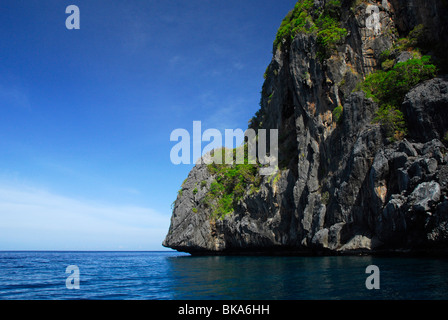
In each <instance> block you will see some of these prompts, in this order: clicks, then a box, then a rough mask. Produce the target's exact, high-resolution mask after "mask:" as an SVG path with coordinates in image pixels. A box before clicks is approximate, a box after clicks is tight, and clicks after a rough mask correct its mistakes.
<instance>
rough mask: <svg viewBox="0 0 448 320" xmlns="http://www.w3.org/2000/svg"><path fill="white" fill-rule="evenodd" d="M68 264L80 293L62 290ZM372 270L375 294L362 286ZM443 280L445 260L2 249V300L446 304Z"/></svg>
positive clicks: (446, 282) (446, 267)
mask: <svg viewBox="0 0 448 320" xmlns="http://www.w3.org/2000/svg"><path fill="white" fill-rule="evenodd" d="M68 265H76V266H78V267H79V269H80V290H68V289H67V288H66V286H65V283H66V282H65V281H66V279H67V274H66V273H65V270H66V267H67V266H68ZM369 265H377V266H378V267H379V268H380V271H381V272H380V290H367V289H366V286H365V281H366V279H367V277H368V276H369V274H366V273H365V271H366V268H367V266H369ZM447 275H448V260H447V259H413V258H379V257H375V258H374V257H244V256H241V257H240V256H239V257H191V256H188V255H185V254H180V253H176V252H0V299H95V300H102V299H120V300H121V299H143V300H155V299H158V300H168V299H187V300H190V299H191V300H193V299H204V300H208V299H241V300H265V299H269V300H271V299H277V300H294V299H300V300H308V299H448V277H447Z"/></svg>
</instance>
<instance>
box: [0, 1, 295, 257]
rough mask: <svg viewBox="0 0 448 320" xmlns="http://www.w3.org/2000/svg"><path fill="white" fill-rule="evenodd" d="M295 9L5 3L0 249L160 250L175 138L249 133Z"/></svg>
mask: <svg viewBox="0 0 448 320" xmlns="http://www.w3.org/2000/svg"><path fill="white" fill-rule="evenodd" d="M71 4H74V5H77V6H78V7H79V9H80V13H81V15H80V18H81V19H80V20H81V23H80V26H81V28H80V30H68V29H67V28H66V27H65V20H66V18H67V17H68V16H69V15H68V14H66V13H65V9H66V7H67V6H69V5H71ZM294 4H295V1H286V0H282V1H278V0H275V1H274V0H269V1H255V0H249V1H236V0H230V1H229V0H227V1H205V0H188V1H187V0H174V1H173V0H170V1H153V0H150V1H143V0H127V1H117V0H115V1H110V0H107V1H106V0H88V1H87V0H72V1H63V0H26V1H25V0H24V1H20V0H2V1H1V3H0V110H1V116H0V250H162V249H164V248H163V247H162V246H161V242H162V241H163V239H164V236H165V234H166V232H167V231H168V227H169V223H170V217H171V203H172V202H173V201H174V200H175V198H176V195H177V191H178V189H179V187H180V185H181V184H182V181H183V180H184V179H185V178H186V177H187V175H188V172H189V171H190V170H191V168H192V166H191V165H180V166H176V165H173V164H172V163H171V161H170V150H171V148H172V147H173V146H174V145H175V143H174V142H171V141H170V134H171V132H172V131H173V130H175V129H177V128H184V129H186V130H188V131H190V132H191V131H192V126H193V121H201V122H202V126H203V130H205V129H207V128H217V129H219V130H222V131H223V130H224V129H226V128H228V129H236V128H242V129H245V128H247V121H248V120H249V119H250V118H251V117H252V116H253V114H254V113H255V112H256V111H257V110H258V108H259V106H258V102H259V100H260V91H261V86H262V83H263V73H264V71H265V69H266V67H267V65H268V64H269V62H270V60H271V58H272V53H271V51H272V42H273V40H274V37H275V33H276V31H277V28H278V27H279V25H280V22H281V20H282V19H283V17H284V16H285V15H286V13H287V12H288V11H289V10H290V9H292V8H293V6H294ZM204 146H205V145H203V147H204Z"/></svg>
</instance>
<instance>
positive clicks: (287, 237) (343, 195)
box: [163, 0, 448, 254]
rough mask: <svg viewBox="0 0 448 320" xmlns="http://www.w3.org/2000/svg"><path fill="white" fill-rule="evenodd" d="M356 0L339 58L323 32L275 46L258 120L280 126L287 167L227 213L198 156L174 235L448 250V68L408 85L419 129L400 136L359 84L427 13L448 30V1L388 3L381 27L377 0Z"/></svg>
mask: <svg viewBox="0 0 448 320" xmlns="http://www.w3.org/2000/svg"><path fill="white" fill-rule="evenodd" d="M320 1H321V2H322V3H324V1H323V0H320ZM349 2H350V3H352V2H351V1H345V2H344V3H346V4H347V3H349ZM315 3H316V4H317V3H318V2H317V1H316V2H315ZM371 3H372V4H377V2H371ZM383 3H385V2H383ZM346 9H347V10H345V11H344V14H342V16H341V23H342V24H343V25H344V27H345V28H346V29H347V31H348V32H347V37H346V38H345V39H344V40H343V41H342V43H340V44H338V46H337V50H336V52H334V53H333V54H332V55H331V56H330V57H329V58H328V59H324V60H322V59H321V58H320V57H319V56H318V55H317V52H318V43H317V36H316V34H314V33H302V34H298V35H297V36H296V37H295V38H294V39H293V40H292V41H291V42H290V44H288V46H286V47H284V48H281V49H278V50H276V51H275V52H274V56H273V59H272V62H271V64H270V65H269V67H268V69H267V73H266V81H265V83H264V85H263V90H262V99H261V110H260V112H261V116H260V119H258V122H257V125H258V126H262V127H263V128H266V129H279V137H280V139H279V140H280V141H279V142H280V144H279V149H280V153H279V163H280V166H281V169H282V170H281V174H280V175H279V176H278V177H276V178H275V179H274V178H272V177H263V178H262V183H261V185H260V188H259V190H256V191H253V190H249V189H248V190H247V192H246V194H245V195H244V197H243V198H242V199H241V200H240V202H239V203H238V205H236V206H235V208H234V212H233V213H231V214H228V215H226V216H225V217H222V218H216V217H213V216H212V208H211V207H209V206H206V205H205V204H204V203H203V200H204V197H205V196H206V194H207V192H208V191H209V190H210V186H211V184H212V181H213V180H214V176H213V174H212V173H210V171H209V170H208V169H207V166H206V165H203V164H197V165H196V166H195V167H194V168H193V170H192V171H191V172H190V174H189V176H188V178H187V180H186V182H185V183H184V185H183V186H182V191H181V192H179V195H178V198H177V200H176V202H175V205H174V210H173V216H172V219H171V226H170V230H169V232H168V235H167V237H166V239H165V241H164V243H163V244H164V245H165V246H167V247H171V248H174V249H177V250H180V251H186V252H191V253H196V254H233V253H241V252H243V253H254V252H256V253H259V252H276V253H279V252H280V253H282V252H288V253H297V254H302V253H310V252H311V253H312V252H322V251H323V252H325V253H335V254H336V253H356V252H359V251H361V252H370V253H374V252H384V251H393V252H395V251H396V250H409V251H413V250H418V249H421V248H424V249H428V250H432V249H435V248H437V250H441V251H445V252H446V251H447V244H448V198H447V194H448V163H447V161H448V152H447V148H446V147H445V145H444V144H443V143H442V140H443V138H444V135H445V134H446V130H447V128H448V79H447V78H445V77H439V78H436V79H432V80H428V81H426V82H424V83H421V84H420V85H418V86H416V87H415V88H413V89H412V90H411V91H410V92H409V93H408V94H407V95H406V99H405V101H404V103H403V110H404V113H405V116H406V119H407V122H408V127H409V128H408V129H409V136H408V137H407V140H406V139H405V140H402V141H399V142H394V143H392V142H390V141H389V140H388V139H387V138H386V135H385V133H384V130H382V128H381V126H380V125H378V124H374V123H373V119H374V118H375V114H376V112H377V110H378V104H377V103H376V102H374V101H373V100H372V99H368V98H367V97H366V94H365V93H363V92H352V91H353V89H355V87H356V84H357V83H358V82H359V81H361V80H362V79H363V78H364V76H365V75H367V74H368V73H369V72H371V71H372V70H374V69H375V68H376V67H377V66H378V65H379V58H380V55H381V52H382V51H383V50H385V49H389V48H390V47H391V46H392V44H393V43H394V41H395V40H396V36H397V35H396V31H397V30H398V32H400V33H407V32H409V31H410V30H412V29H413V28H414V27H415V26H417V25H419V24H424V25H425V26H427V28H428V32H429V33H430V38H431V39H437V41H442V39H443V40H444V41H445V40H448V39H447V37H448V36H447V35H448V28H447V23H446V19H445V16H446V15H443V14H441V13H444V12H446V8H445V7H443V5H442V4H441V3H440V1H436V0H429V1H424V0H414V1H405V0H391V1H389V2H388V3H387V6H380V20H381V30H379V31H380V32H376V31H375V30H370V29H368V28H367V26H366V24H365V19H366V17H367V13H366V3H362V4H360V5H359V6H357V7H354V8H351V9H352V10H350V9H349V8H346ZM377 31H378V30H377ZM431 41H432V40H431ZM446 42H447V41H445V42H443V41H442V42H441V43H446ZM402 58H403V59H404V58H406V57H404V55H403V57H401V58H400V59H402ZM336 107H339V108H341V109H342V110H343V111H342V115H341V117H340V119H339V121H336V120H335V119H334V114H333V111H334V109H335V108H336ZM196 189H197V191H196V192H194V190H196Z"/></svg>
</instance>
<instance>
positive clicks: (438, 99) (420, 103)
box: [403, 78, 448, 141]
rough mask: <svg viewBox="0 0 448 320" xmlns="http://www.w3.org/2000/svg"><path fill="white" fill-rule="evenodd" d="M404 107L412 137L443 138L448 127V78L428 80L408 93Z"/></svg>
mask: <svg viewBox="0 0 448 320" xmlns="http://www.w3.org/2000/svg"><path fill="white" fill-rule="evenodd" d="M403 107H404V109H405V112H406V116H407V119H408V122H409V128H410V129H411V130H410V131H409V134H410V136H411V138H413V139H416V140H419V141H429V140H432V139H439V140H441V139H442V138H443V136H444V135H445V134H446V133H447V128H448V79H446V78H436V79H432V80H428V81H426V82H424V83H422V84H420V85H418V86H417V87H415V88H414V89H413V90H412V91H411V92H409V93H408V94H407V95H406V98H405V101H404V103H403Z"/></svg>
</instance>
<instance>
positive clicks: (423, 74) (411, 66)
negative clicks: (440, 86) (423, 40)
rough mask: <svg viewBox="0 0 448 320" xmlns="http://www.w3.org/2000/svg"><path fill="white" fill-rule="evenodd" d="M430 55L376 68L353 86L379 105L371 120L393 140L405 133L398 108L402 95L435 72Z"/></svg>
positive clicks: (402, 119) (402, 118)
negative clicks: (383, 67)
mask: <svg viewBox="0 0 448 320" xmlns="http://www.w3.org/2000/svg"><path fill="white" fill-rule="evenodd" d="M436 73H437V68H436V66H435V65H433V64H432V63H431V57H429V56H423V57H421V58H417V59H409V60H407V61H405V62H400V63H397V64H395V65H394V66H393V67H392V68H391V69H390V70H389V71H384V70H378V71H376V72H374V73H372V74H370V75H368V76H367V77H366V79H365V80H364V81H363V82H361V83H359V84H358V87H357V89H358V90H362V91H364V92H365V93H366V95H367V97H368V98H372V99H373V100H374V101H376V102H378V103H379V105H380V108H379V110H378V112H377V116H376V117H375V119H374V122H376V123H380V124H381V125H383V127H384V128H385V129H386V131H387V134H388V136H389V137H390V138H394V140H397V139H400V138H402V137H404V136H405V135H406V133H407V128H406V121H405V118H404V115H403V113H402V111H401V110H400V107H401V104H402V103H403V100H404V97H405V95H406V94H407V93H408V92H409V90H411V89H412V88H413V87H414V86H416V85H417V84H419V83H420V82H423V81H425V80H429V79H432V78H434V77H435V76H436Z"/></svg>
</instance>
